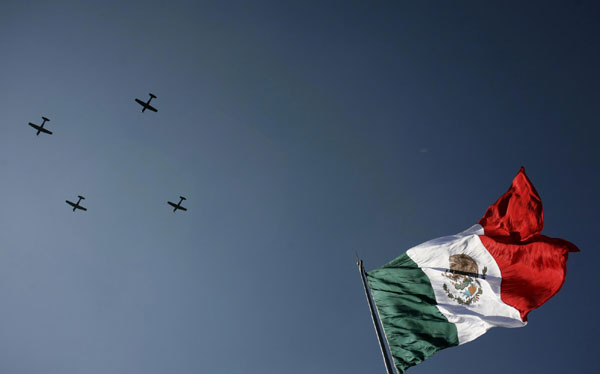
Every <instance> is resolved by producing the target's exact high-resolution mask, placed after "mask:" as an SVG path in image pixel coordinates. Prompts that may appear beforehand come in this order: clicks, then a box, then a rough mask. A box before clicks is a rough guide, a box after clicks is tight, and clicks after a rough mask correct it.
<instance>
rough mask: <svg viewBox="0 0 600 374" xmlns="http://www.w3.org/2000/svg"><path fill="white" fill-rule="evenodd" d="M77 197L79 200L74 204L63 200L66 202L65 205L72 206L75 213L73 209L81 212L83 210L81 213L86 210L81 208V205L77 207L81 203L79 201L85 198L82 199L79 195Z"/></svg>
mask: <svg viewBox="0 0 600 374" xmlns="http://www.w3.org/2000/svg"><path fill="white" fill-rule="evenodd" d="M77 197H79V200H77V202H76V203H74V202H72V201H69V200H65V202H66V203H67V204H69V205H70V206H72V207H73V211H75V209H81V210H83V211H86V210H87V208H84V207H82V206H81V205H79V203H80V202H81V200H85V197H83V196H81V195H79V196H77Z"/></svg>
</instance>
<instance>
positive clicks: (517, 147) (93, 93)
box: [0, 1, 600, 374]
mask: <svg viewBox="0 0 600 374" xmlns="http://www.w3.org/2000/svg"><path fill="white" fill-rule="evenodd" d="M599 13H600V7H598V5H597V4H595V3H594V2H591V1H579V2H554V1H552V2H537V3H536V2H530V3H528V4H522V3H521V2H486V3H485V4H482V3H480V2H465V3H461V5H460V6H459V5H448V4H447V3H446V2H419V3H418V4H417V3H409V2H351V1H345V2H310V1H298V2H227V3H225V2H199V1H198V2H191V1H190V2H180V1H162V2H157V1H132V2H121V1H103V2H82V1H78V2H69V1H63V2H53V3H48V2H42V1H39V2H36V1H30V2H22V1H4V2H2V4H0V56H1V57H0V113H1V117H0V171H1V174H0V175H1V178H0V192H1V193H0V198H1V199H2V213H0V227H1V228H2V229H1V230H0V298H1V300H2V302H1V303H0V373H10V374H20V373H24V374H36V373H44V374H51V373H61V374H71V373H73V374H75V373H86V374H95V373H98V374H100V373H102V374H105V373H144V374H154V373H165V372H172V373H181V374H184V373H200V372H202V373H228V374H229V373H261V374H262V373H280V372H282V371H285V372H287V373H290V374H293V373H303V374H305V373H336V372H344V373H364V372H384V368H383V364H382V362H381V358H380V353H379V349H378V346H377V340H376V337H375V334H374V331H373V327H372V323H371V321H370V317H369V312H368V308H367V305H366V302H365V299H364V295H363V290H362V286H361V282H360V277H359V275H358V272H357V269H356V265H355V258H354V252H355V251H358V253H359V254H360V256H361V257H362V258H363V259H364V261H365V265H366V268H367V269H372V268H375V267H378V266H381V265H383V264H384V263H385V262H387V261H389V260H391V259H393V258H394V257H396V256H397V255H399V254H401V253H402V252H404V251H405V250H406V249H408V248H410V247H411V246H414V245H416V244H419V243H421V242H423V241H426V240H428V239H432V238H435V237H439V236H442V235H447V234H453V233H456V232H459V231H462V230H464V229H466V228H467V227H470V226H471V225H472V224H474V223H476V222H477V221H478V220H479V219H480V218H481V216H482V215H483V214H484V212H485V210H486V209H487V207H488V206H489V205H490V204H492V203H493V202H494V201H495V200H496V199H497V198H498V197H499V196H500V195H501V194H502V193H503V192H504V191H505V190H506V189H507V188H508V186H509V185H510V182H511V180H512V178H513V176H514V175H515V174H516V173H517V171H518V170H519V167H520V166H521V165H523V166H525V168H526V171H527V173H528V175H529V177H530V179H531V180H532V182H533V183H534V185H535V186H536V188H537V190H538V192H539V193H540V195H541V197H542V201H543V203H544V208H545V218H546V228H545V230H544V234H546V235H548V236H554V237H562V238H565V239H568V240H570V241H572V242H574V243H575V244H576V245H578V246H579V248H580V249H581V250H582V252H581V253H578V254H574V255H572V256H571V258H570V260H569V263H568V265H569V266H568V269H569V271H568V275H567V281H566V283H565V285H564V287H563V289H562V290H561V292H560V293H559V294H558V295H557V296H556V297H554V298H553V299H551V300H550V301H549V302H548V303H547V304H546V305H544V306H543V307H542V308H540V309H539V310H536V311H534V312H532V313H531V314H530V316H529V325H528V326H527V327H525V328H522V329H516V330H514V329H495V330H492V331H490V332H489V333H487V334H486V335H484V336H483V337H481V338H479V339H478V340H476V341H475V342H472V343H469V344H466V345H464V346H461V347H458V348H452V349H448V350H445V351H442V352H440V353H438V354H436V355H435V356H434V357H432V358H431V359H429V360H428V361H426V362H425V363H423V364H421V365H419V366H417V367H415V368H413V369H411V373H414V374H418V373H439V372H440V371H442V370H445V371H447V372H458V371H461V370H465V368H467V367H468V368H471V369H476V370H484V371H485V372H487V373H489V374H493V373H505V372H507V371H510V372H544V373H564V372H566V371H569V372H587V371H589V370H590V368H591V367H595V366H596V362H595V353H596V352H597V350H598V348H599V346H598V339H597V336H598V335H599V334H600V331H599V328H598V323H597V318H596V311H597V310H598V308H599V306H600V305H599V302H598V300H597V299H596V298H595V297H594V295H595V294H596V293H597V287H598V285H599V282H598V278H597V264H598V263H599V261H600V255H599V254H598V251H596V250H595V239H594V237H595V234H596V233H597V226H598V224H599V223H600V222H599V221H598V216H597V211H598V202H599V201H598V198H597V191H598V189H599V188H600V175H599V173H598V169H599V166H600V151H599V149H598V146H597V139H598V134H599V131H598V120H597V118H598V117H597V111H596V110H595V107H596V106H597V102H598V92H597V87H598V83H599V78H600V77H599V70H598V66H600V52H599V50H598V48H597V46H598V44H599V42H600V30H599V26H598V22H597V20H598V16H599V15H600V14H599ZM148 92H153V93H154V94H156V95H157V99H155V100H154V101H153V103H155V104H156V106H157V108H158V109H159V111H158V113H148V112H146V113H140V108H139V106H138V105H137V104H136V103H135V102H134V98H136V97H138V98H140V99H146V98H147V93H148ZM42 115H43V116H46V117H49V118H50V119H51V122H49V123H48V124H47V126H48V128H49V129H51V130H52V131H54V135H51V136H44V134H41V135H40V136H39V137H36V136H35V132H34V130H33V129H31V128H30V127H29V126H27V122H34V123H39V122H40V121H41V118H40V117H41V116H42ZM79 194H81V195H84V196H86V200H85V204H86V206H87V207H88V209H89V211H88V212H76V213H73V212H72V211H71V210H70V209H69V207H68V206H67V205H66V204H65V203H64V201H65V200H66V199H76V196H77V195H79ZM179 195H184V196H186V197H187V198H188V200H187V201H186V206H187V207H188V208H189V211H188V212H178V213H176V214H174V213H172V211H171V209H169V206H168V205H167V204H166V201H167V200H171V201H176V200H177V198H178V196H179ZM592 365H593V366H592Z"/></svg>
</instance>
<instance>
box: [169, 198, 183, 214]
mask: <svg viewBox="0 0 600 374" xmlns="http://www.w3.org/2000/svg"><path fill="white" fill-rule="evenodd" d="M179 197H180V198H181V200H179V202H178V203H177V204H175V203H172V202H170V201H167V203H169V205H170V206H172V207H173V212H175V211H176V210H177V209H181V210H183V211H187V209H186V208H184V207H182V206H181V202H182V201H183V200H186V198H185V197H183V196H179Z"/></svg>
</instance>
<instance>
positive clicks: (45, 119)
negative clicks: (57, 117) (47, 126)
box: [42, 116, 50, 122]
mask: <svg viewBox="0 0 600 374" xmlns="http://www.w3.org/2000/svg"><path fill="white" fill-rule="evenodd" d="M42 119H43V120H44V121H47V122H50V120H49V119H48V118H46V117H44V116H42Z"/></svg>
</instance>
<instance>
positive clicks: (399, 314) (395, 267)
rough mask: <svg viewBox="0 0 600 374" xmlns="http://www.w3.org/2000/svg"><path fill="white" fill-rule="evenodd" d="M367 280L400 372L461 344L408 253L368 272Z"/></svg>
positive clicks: (420, 271) (422, 274)
mask: <svg viewBox="0 0 600 374" xmlns="http://www.w3.org/2000/svg"><path fill="white" fill-rule="evenodd" d="M367 280H368V282H369V286H370V288H371V295H372V296H373V300H374V301H375V305H376V306H377V311H378V313H379V318H380V319H381V323H382V325H383V329H384V331H385V336H386V338H387V342H388V344H389V348H390V351H391V354H392V357H393V358H394V364H395V366H396V369H397V370H398V371H399V372H400V373H404V372H405V371H406V369H407V368H409V367H411V366H414V365H416V364H418V363H420V362H421V361H423V360H425V359H426V358H428V357H429V356H431V355H433V354H434V353H435V352H437V351H439V350H441V349H444V348H448V347H452V346H455V345H458V335H457V332H456V326H454V324H452V323H450V322H448V320H447V319H446V317H444V316H443V315H442V313H440V311H439V310H438V309H437V307H436V301H435V295H434V293H433V289H432V287H431V283H430V282H429V278H428V277H427V275H426V274H425V273H424V272H423V271H422V270H421V269H420V268H419V267H418V266H417V264H416V263H415V262H414V261H413V260H411V258H410V257H408V255H406V253H405V254H403V255H401V256H400V257H398V258H396V259H395V260H393V261H391V262H389V263H387V264H385V265H383V266H382V267H380V268H379V269H375V270H372V271H370V272H368V273H367Z"/></svg>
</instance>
